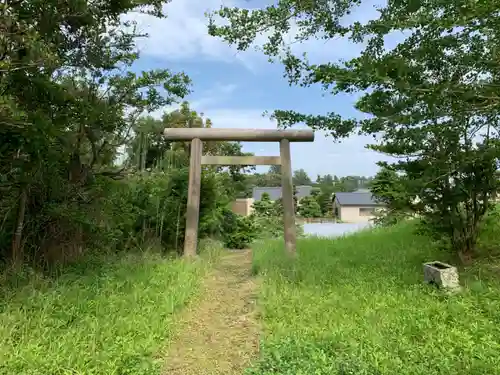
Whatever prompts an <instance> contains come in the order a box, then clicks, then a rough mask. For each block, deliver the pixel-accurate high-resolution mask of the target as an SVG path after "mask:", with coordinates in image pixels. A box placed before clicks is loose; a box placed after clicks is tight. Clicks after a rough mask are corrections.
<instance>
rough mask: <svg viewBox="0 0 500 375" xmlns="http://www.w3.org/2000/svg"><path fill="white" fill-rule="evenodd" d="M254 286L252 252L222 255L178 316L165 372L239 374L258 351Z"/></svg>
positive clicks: (205, 374)
mask: <svg viewBox="0 0 500 375" xmlns="http://www.w3.org/2000/svg"><path fill="white" fill-rule="evenodd" d="M256 286H257V285H256V280H255V279H254V278H253V277H252V276H251V252H250V251H237V252H236V251H235V252H231V253H228V254H226V255H224V256H223V258H222V259H221V261H220V263H219V265H218V266H217V267H216V268H215V270H213V271H212V272H211V273H210V274H209V275H208V276H207V277H206V279H205V282H204V290H203V294H202V296H201V298H200V300H198V301H196V302H195V303H193V304H192V305H191V307H190V308H189V310H188V311H186V312H185V313H184V315H183V317H182V318H181V319H182V322H181V324H182V325H181V327H182V329H180V330H179V331H180V332H179V334H178V335H177V337H176V338H175V339H174V341H173V343H172V345H171V346H170V347H169V349H168V354H167V358H166V360H165V361H166V362H165V369H164V374H165V375H167V374H168V375H177V374H179V375H180V374H182V375H192V374H193V375H194V374H196V375H212V374H213V375H220V374H227V375H241V374H242V373H243V371H244V369H245V368H247V367H248V366H249V365H250V363H251V361H252V359H254V358H255V356H256V355H257V353H258V344H259V327H258V324H257V320H256V317H255V315H256V306H255V300H256V295H255V293H256Z"/></svg>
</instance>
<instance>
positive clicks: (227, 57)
mask: <svg viewBox="0 0 500 375" xmlns="http://www.w3.org/2000/svg"><path fill="white" fill-rule="evenodd" d="M240 1H241V0H204V1H199V0H174V1H172V3H169V4H168V5H166V6H165V11H166V13H167V18H166V19H158V18H155V17H152V16H148V15H145V14H140V13H131V14H129V15H127V16H126V17H125V18H126V19H128V20H134V21H136V22H137V24H138V28H139V31H140V32H144V33H147V34H149V38H143V39H140V40H139V41H138V48H139V51H140V52H141V53H142V55H143V56H149V57H155V58H158V59H161V60H169V61H173V60H193V59H206V60H215V61H224V62H236V63H240V64H243V65H244V66H246V67H247V68H248V69H250V70H255V69H256V68H257V67H258V65H259V64H266V63H267V59H266V58H265V56H264V55H263V53H262V52H260V51H258V50H255V49H250V50H248V51H245V52H238V51H236V49H235V48H233V47H229V46H228V45H227V44H226V43H225V42H223V41H221V40H219V39H217V38H214V37H211V36H209V35H208V31H207V19H206V17H205V12H207V11H213V10H216V9H219V8H220V6H221V5H225V6H236V5H238V6H240V7H247V6H248V4H249V3H248V2H240ZM381 2H383V0H369V1H367V2H363V5H362V6H360V7H358V8H357V9H355V10H354V11H353V12H352V13H351V15H350V16H348V21H349V22H351V21H353V20H357V21H360V22H362V23H364V22H366V21H368V20H369V19H372V18H374V17H376V16H377V13H376V12H375V10H374V9H373V6H374V5H375V4H380V3H381ZM250 4H251V3H250ZM346 22H347V21H346ZM296 33H297V29H296V27H295V28H294V27H292V30H291V32H290V33H289V35H288V37H287V38H286V39H287V40H288V41H289V42H290V47H291V49H292V51H294V52H295V53H297V54H301V53H304V52H306V53H307V54H308V55H309V57H310V59H311V61H313V62H319V61H325V60H326V61H328V60H332V59H338V58H345V59H347V58H350V57H354V56H356V55H358V54H359V52H360V51H361V46H360V45H355V44H353V43H351V42H349V41H348V40H347V38H340V37H339V38H336V39H330V40H322V39H311V40H308V41H306V42H304V43H294V39H295V35H296ZM265 40H266V35H261V36H260V37H258V38H257V41H256V46H258V45H261V44H262V43H263V42H264V41H265Z"/></svg>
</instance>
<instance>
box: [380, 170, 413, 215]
mask: <svg viewBox="0 0 500 375" xmlns="http://www.w3.org/2000/svg"><path fill="white" fill-rule="evenodd" d="M381 167H382V168H381V169H380V170H379V171H378V173H377V174H376V175H375V177H374V178H373V181H372V186H371V192H372V194H373V196H374V198H375V199H376V200H377V201H379V202H381V203H384V206H385V207H384V209H383V211H382V212H381V215H380V216H379V217H378V218H377V222H378V223H379V224H394V223H396V222H398V221H399V220H401V219H405V218H407V217H408V216H410V215H412V214H414V212H415V207H414V205H415V203H416V202H417V200H416V199H417V197H416V196H415V195H412V193H411V192H412V191H414V190H415V189H413V188H412V182H411V181H410V180H408V178H407V177H406V176H405V175H399V174H398V173H397V172H396V171H395V170H394V169H393V168H391V167H389V166H387V165H386V164H385V163H381Z"/></svg>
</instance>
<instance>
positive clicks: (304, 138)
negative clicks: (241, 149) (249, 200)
mask: <svg viewBox="0 0 500 375" xmlns="http://www.w3.org/2000/svg"><path fill="white" fill-rule="evenodd" d="M164 136H165V138H166V139H167V140H169V141H184V142H186V141H190V142H191V156H190V161H189V188H188V201H187V212H186V234H185V241H184V256H187V257H190V256H196V253H197V243H198V222H199V217H200V185H201V166H202V165H281V176H282V188H281V190H282V199H283V216H284V235H285V248H286V250H287V251H288V252H289V253H291V254H294V253H295V251H296V231H295V210H294V206H293V183H292V164H291V157H290V142H313V141H314V132H313V131H312V130H274V129H261V130H259V129H214V128H183V129H174V128H167V129H165V131H164ZM203 141H233V142H279V143H280V156H211V155H205V156H203V155H202V150H203Z"/></svg>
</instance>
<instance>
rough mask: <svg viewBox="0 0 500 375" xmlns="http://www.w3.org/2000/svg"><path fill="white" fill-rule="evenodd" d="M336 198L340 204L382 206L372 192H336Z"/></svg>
mask: <svg viewBox="0 0 500 375" xmlns="http://www.w3.org/2000/svg"><path fill="white" fill-rule="evenodd" d="M335 200H336V201H337V203H338V204H339V205H340V206H380V205H382V203H381V202H377V201H376V200H375V198H374V197H373V195H372V193H365V192H357V191H354V192H352V193H335Z"/></svg>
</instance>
